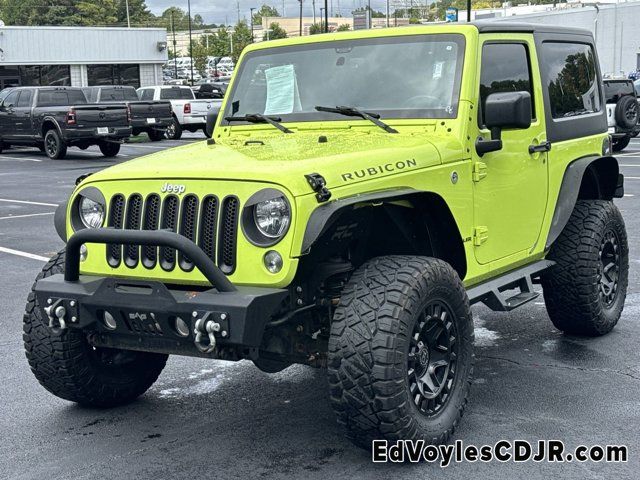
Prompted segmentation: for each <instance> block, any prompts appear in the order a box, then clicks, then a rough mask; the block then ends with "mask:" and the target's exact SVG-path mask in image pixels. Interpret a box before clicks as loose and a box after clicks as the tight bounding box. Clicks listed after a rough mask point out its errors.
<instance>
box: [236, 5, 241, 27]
mask: <svg viewBox="0 0 640 480" xmlns="http://www.w3.org/2000/svg"><path fill="white" fill-rule="evenodd" d="M236 10H238V23H240V1H237V2H236Z"/></svg>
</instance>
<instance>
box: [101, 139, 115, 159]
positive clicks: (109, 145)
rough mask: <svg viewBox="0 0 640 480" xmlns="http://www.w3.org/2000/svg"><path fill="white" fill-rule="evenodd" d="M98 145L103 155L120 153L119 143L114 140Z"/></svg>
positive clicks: (109, 155)
mask: <svg viewBox="0 0 640 480" xmlns="http://www.w3.org/2000/svg"><path fill="white" fill-rule="evenodd" d="M98 147H99V148H100V151H101V152H102V155H104V156H105V157H115V156H116V155H118V153H120V144H119V143H116V142H102V143H100V145H98Z"/></svg>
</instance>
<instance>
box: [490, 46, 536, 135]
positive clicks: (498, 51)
mask: <svg viewBox="0 0 640 480" xmlns="http://www.w3.org/2000/svg"><path fill="white" fill-rule="evenodd" d="M522 91H525V92H529V93H530V94H531V115H532V118H535V111H534V108H533V107H534V101H533V88H532V81H531V68H530V66H529V53H528V50H527V46H526V45H525V44H523V43H485V44H484V45H483V47H482V64H481V67H480V105H481V107H484V103H485V101H486V100H487V97H488V96H489V95H491V94H492V93H502V92H522ZM483 110H484V108H481V111H483ZM480 120H481V122H480V123H481V124H482V125H484V116H482V117H481V119H480Z"/></svg>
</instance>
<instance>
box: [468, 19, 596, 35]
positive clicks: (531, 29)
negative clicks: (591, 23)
mask: <svg viewBox="0 0 640 480" xmlns="http://www.w3.org/2000/svg"><path fill="white" fill-rule="evenodd" d="M471 24H472V25H475V27H476V28H477V29H478V31H479V32H480V33H500V32H505V33H516V32H517V33H551V34H554V35H587V36H589V37H592V36H593V35H592V34H591V32H590V31H589V30H587V29H584V28H575V27H562V26H560V25H545V24H542V23H519V22H496V21H479V22H472V23H471Z"/></svg>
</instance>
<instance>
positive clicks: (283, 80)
mask: <svg viewBox="0 0 640 480" xmlns="http://www.w3.org/2000/svg"><path fill="white" fill-rule="evenodd" d="M463 57H464V37H463V36H462V35H458V34H438V35H412V36H400V37H386V38H371V39H360V40H344V41H334V42H326V43H314V44H309V45H295V46H291V47H280V48H270V49H264V50H258V51H255V52H250V53H249V54H247V56H246V57H245V59H244V61H243V62H242V65H241V66H240V69H239V70H238V72H237V75H238V78H237V79H236V82H235V83H234V87H233V92H232V93H231V96H230V101H229V102H228V103H227V107H226V112H225V116H236V117H237V116H244V115H247V114H255V113H259V114H263V115H277V116H279V117H281V118H282V121H314V120H337V119H344V116H341V115H339V114H336V113H330V112H318V111H316V108H315V107H316V106H318V105H321V106H332V107H335V106H350V107H355V108H357V109H360V110H364V111H368V112H374V113H377V114H380V116H381V117H382V118H454V117H455V116H456V115H457V111H458V99H459V94H460V79H461V76H462V63H463Z"/></svg>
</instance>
